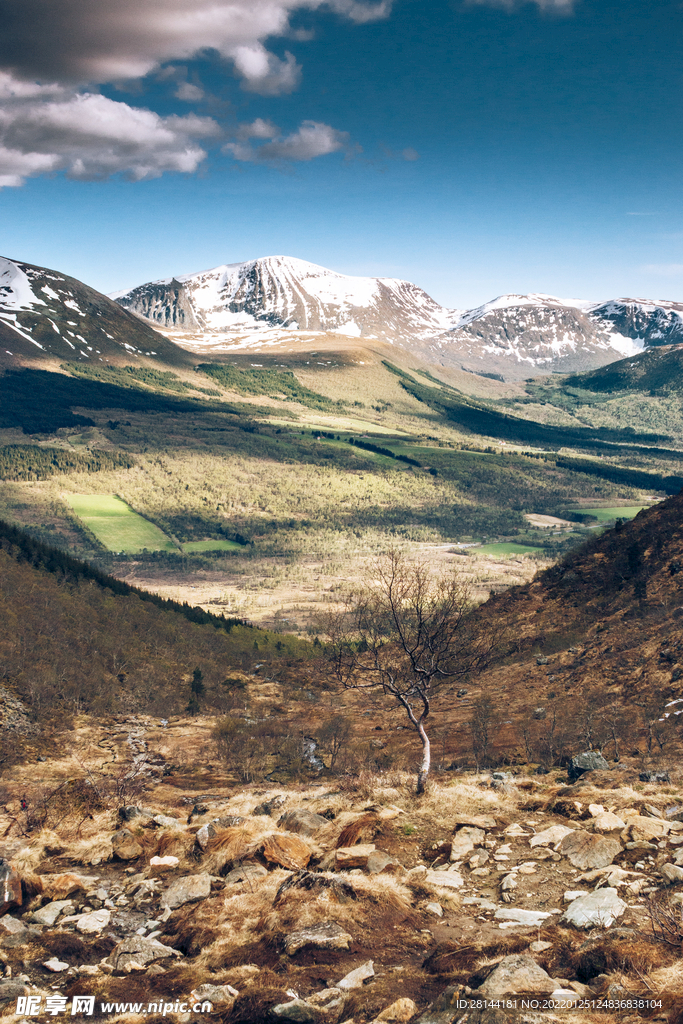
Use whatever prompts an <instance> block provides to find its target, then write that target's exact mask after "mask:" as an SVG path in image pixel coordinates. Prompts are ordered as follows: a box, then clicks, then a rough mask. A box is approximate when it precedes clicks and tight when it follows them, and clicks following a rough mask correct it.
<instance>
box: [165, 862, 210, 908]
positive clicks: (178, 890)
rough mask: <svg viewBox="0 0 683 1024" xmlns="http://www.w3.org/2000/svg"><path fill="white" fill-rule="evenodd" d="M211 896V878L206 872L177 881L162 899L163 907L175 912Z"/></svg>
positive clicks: (186, 876)
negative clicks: (177, 908) (179, 908)
mask: <svg viewBox="0 0 683 1024" xmlns="http://www.w3.org/2000/svg"><path fill="white" fill-rule="evenodd" d="M210 895H211V876H210V875H208V874H207V873H206V872H205V871H204V872H202V873H201V874H200V875H185V876H184V877H183V878H178V879H176V881H175V882H173V884H172V885H170V886H169V888H168V889H167V891H166V892H165V893H164V894H163V896H162V897H161V903H162V906H165V907H169V909H170V910H175V909H176V907H182V906H184V905H185V904H186V903H198V902H199V901H200V900H205V899H206V898H207V896H210Z"/></svg>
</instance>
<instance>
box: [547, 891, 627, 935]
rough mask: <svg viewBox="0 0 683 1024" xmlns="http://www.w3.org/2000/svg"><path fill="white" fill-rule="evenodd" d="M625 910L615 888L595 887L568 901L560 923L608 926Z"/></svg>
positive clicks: (590, 926)
mask: <svg viewBox="0 0 683 1024" xmlns="http://www.w3.org/2000/svg"><path fill="white" fill-rule="evenodd" d="M625 910H626V904H625V903H624V901H623V900H622V899H620V898H619V894H618V893H617V890H616V889H612V888H608V889H597V890H596V891H595V892H592V893H589V894H588V896H580V897H579V898H578V899H576V900H574V901H573V902H572V903H570V904H569V907H568V908H567V910H565V912H564V914H563V915H562V917H561V918H560V924H569V925H573V926H574V927H575V928H596V927H599V928H610V927H611V926H612V925H613V924H614V922H615V921H616V920H617V918H619V917H621V916H622V914H623V913H624V911H625Z"/></svg>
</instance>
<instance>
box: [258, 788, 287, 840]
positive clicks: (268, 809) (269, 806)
mask: <svg viewBox="0 0 683 1024" xmlns="http://www.w3.org/2000/svg"><path fill="white" fill-rule="evenodd" d="M285 799H286V798H285V797H284V796H274V797H272V799H270V800H266V801H264V802H263V803H262V804H259V805H258V806H257V807H255V808H254V810H253V811H252V812H251V813H252V815H253V816H254V817H259V816H263V817H270V815H271V814H272V813H273V811H277V810H278V808H280V807H282V805H283V803H284V802H285ZM288 831H289V832H294V831H296V830H295V829H293V828H290V829H288Z"/></svg>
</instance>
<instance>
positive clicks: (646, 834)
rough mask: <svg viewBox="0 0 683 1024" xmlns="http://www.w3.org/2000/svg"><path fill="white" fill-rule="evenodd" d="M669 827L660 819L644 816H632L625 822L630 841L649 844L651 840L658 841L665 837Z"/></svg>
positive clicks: (667, 823)
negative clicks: (640, 841)
mask: <svg viewBox="0 0 683 1024" xmlns="http://www.w3.org/2000/svg"><path fill="white" fill-rule="evenodd" d="M670 828H671V825H670V824H669V822H668V821H664V820H663V819H661V818H646V817H645V816H644V815H638V814H636V815H634V816H633V817H629V818H628V821H627V822H626V831H627V833H628V835H629V837H630V839H631V840H632V841H635V842H637V841H638V840H641V839H642V840H644V841H645V842H649V841H650V840H652V839H660V838H661V837H662V836H665V835H666V834H667V832H668V831H669V829H670Z"/></svg>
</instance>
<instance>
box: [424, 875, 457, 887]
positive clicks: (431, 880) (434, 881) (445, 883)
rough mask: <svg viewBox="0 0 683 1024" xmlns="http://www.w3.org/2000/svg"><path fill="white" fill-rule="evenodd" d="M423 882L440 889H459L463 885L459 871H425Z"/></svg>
mask: <svg viewBox="0 0 683 1024" xmlns="http://www.w3.org/2000/svg"><path fill="white" fill-rule="evenodd" d="M424 880H425V882H426V883H427V885H434V886H437V887H439V888H441V889H460V888H461V887H462V886H463V885H464V884H465V879H464V878H463V877H462V875H461V874H460V872H459V871H427V872H426V874H425V877H424Z"/></svg>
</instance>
